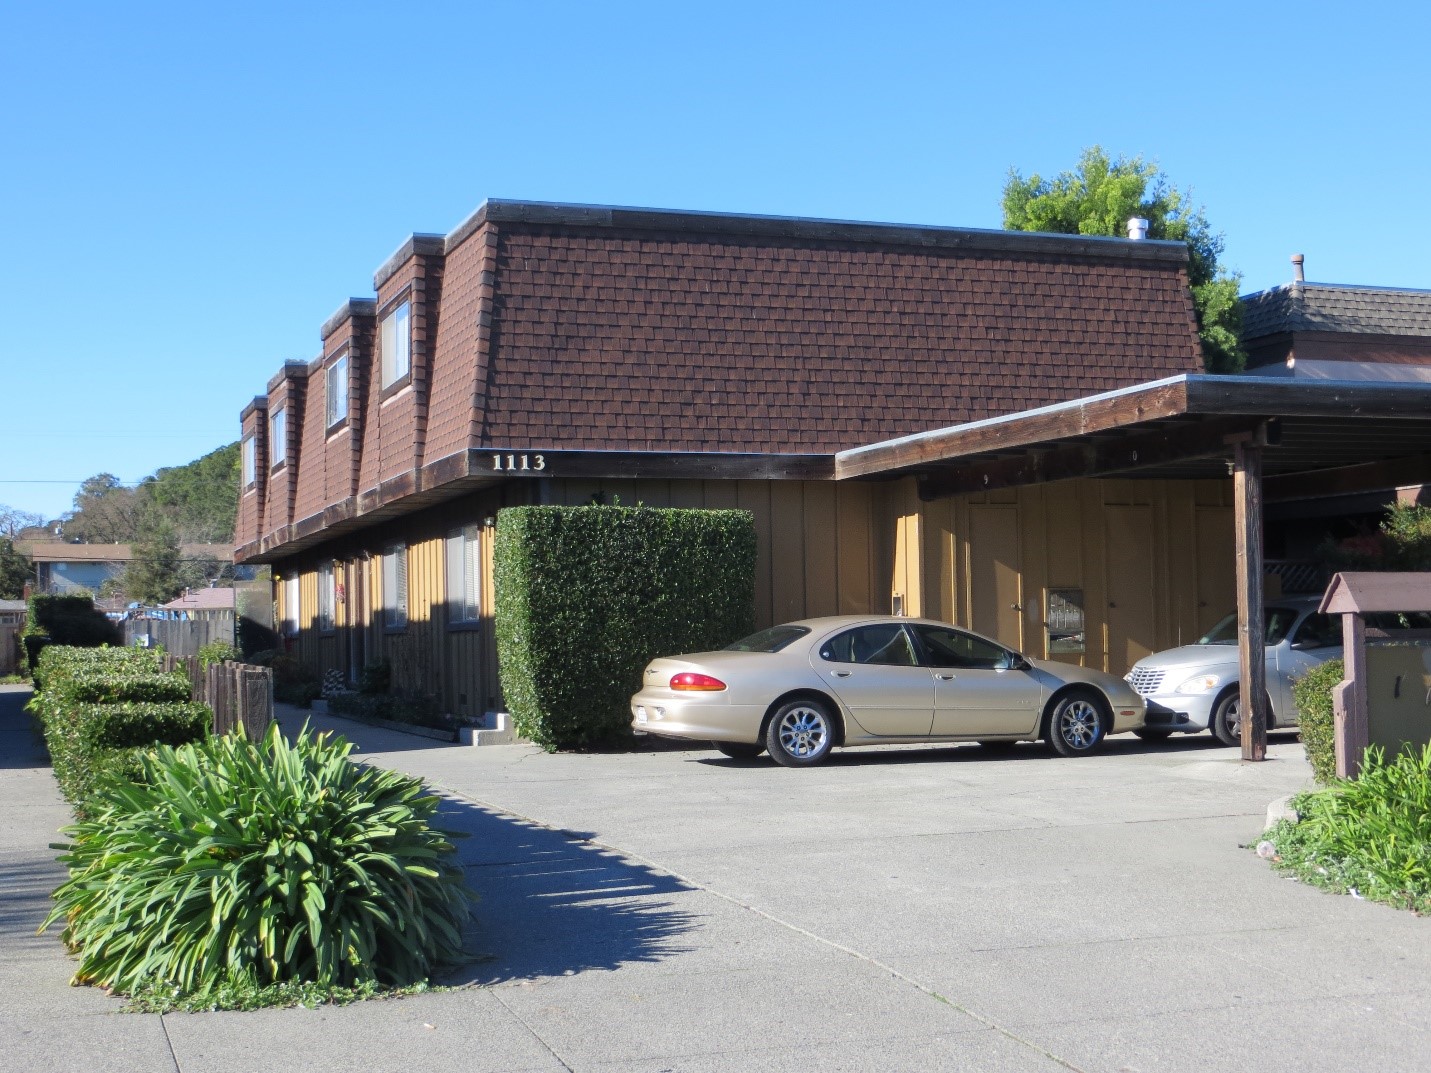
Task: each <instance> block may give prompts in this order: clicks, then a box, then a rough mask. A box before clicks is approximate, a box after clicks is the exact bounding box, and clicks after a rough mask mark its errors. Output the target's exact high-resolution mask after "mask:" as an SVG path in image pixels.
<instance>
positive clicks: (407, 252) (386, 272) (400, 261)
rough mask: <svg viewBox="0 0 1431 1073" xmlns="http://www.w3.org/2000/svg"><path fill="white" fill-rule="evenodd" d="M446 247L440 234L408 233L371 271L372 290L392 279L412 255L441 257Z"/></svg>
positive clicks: (444, 240)
mask: <svg viewBox="0 0 1431 1073" xmlns="http://www.w3.org/2000/svg"><path fill="white" fill-rule="evenodd" d="M446 249H447V240H446V238H445V237H444V236H442V235H422V234H414V235H409V236H408V237H407V239H406V241H404V242H403V244H402V245H401V246H399V247H398V248H397V249H396V250H395V251H393V255H392V256H391V257H389V258H388V259H387V260H386V261H384V262H383V263H382V264H381V265H380V266H379V267H378V270H377V271H376V272H374V273H373V290H375V291H378V290H382V286H383V284H384V283H386V282H387V281H388V280H390V279H392V278H393V275H394V274H395V273H396V272H397V270H398V269H399V268H401V267H402V266H403V265H405V264H407V263H408V262H409V261H411V260H412V259H413V258H414V257H441V256H443V254H444V253H445V252H446Z"/></svg>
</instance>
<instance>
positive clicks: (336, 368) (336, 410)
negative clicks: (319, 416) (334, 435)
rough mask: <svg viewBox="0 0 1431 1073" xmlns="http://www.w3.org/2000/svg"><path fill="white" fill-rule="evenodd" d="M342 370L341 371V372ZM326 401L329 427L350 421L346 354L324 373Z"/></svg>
mask: <svg viewBox="0 0 1431 1073" xmlns="http://www.w3.org/2000/svg"><path fill="white" fill-rule="evenodd" d="M340 370H341V371H340ZM323 384H324V391H323V395H324V401H325V405H326V409H327V416H328V423H327V427H328V428H332V427H333V426H334V425H336V424H338V423H339V422H342V421H346V420H348V355H347V354H344V355H343V356H342V357H340V358H339V359H338V360H337V361H335V362H334V363H333V364H332V365H330V366H328V369H327V371H326V372H325V373H324V381H323Z"/></svg>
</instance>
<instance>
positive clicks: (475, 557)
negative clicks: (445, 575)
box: [462, 525, 482, 622]
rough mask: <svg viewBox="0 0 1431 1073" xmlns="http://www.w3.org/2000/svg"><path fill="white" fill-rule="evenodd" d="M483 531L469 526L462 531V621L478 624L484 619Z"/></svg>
mask: <svg viewBox="0 0 1431 1073" xmlns="http://www.w3.org/2000/svg"><path fill="white" fill-rule="evenodd" d="M480 534H481V530H480V529H478V528H477V526H475V525H469V526H468V527H467V528H466V529H464V530H463V531H462V620H463V621H464V622H476V621H478V620H479V619H480V618H481V617H482V544H481V541H480V539H479V537H480Z"/></svg>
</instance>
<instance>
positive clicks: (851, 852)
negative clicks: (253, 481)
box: [0, 713, 1431, 1073]
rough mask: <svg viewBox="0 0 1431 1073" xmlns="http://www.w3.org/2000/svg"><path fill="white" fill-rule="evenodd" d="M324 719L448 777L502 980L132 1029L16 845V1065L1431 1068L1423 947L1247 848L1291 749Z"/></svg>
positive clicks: (1406, 931)
mask: <svg viewBox="0 0 1431 1073" xmlns="http://www.w3.org/2000/svg"><path fill="white" fill-rule="evenodd" d="M296 718H298V717H297V716H296V715H294V714H293V713H289V716H288V717H287V719H286V721H288V722H290V725H291V724H292V722H293V720H294V719H296ZM315 721H316V720H315ZM322 722H325V723H328V724H330V725H334V726H339V727H341V729H343V730H344V731H345V732H346V733H348V734H349V735H350V737H351V738H353V739H354V740H355V741H356V742H358V743H359V745H360V746H361V748H362V754H361V755H362V756H363V757H364V758H365V759H367V760H369V761H370V762H374V763H380V764H384V765H387V766H391V767H395V768H399V769H402V770H407V771H411V772H413V773H415V774H419V775H421V776H422V777H424V778H426V779H428V780H429V781H430V782H432V783H433V784H434V785H435V786H436V787H437V788H439V789H440V790H441V791H442V792H444V794H445V795H446V796H447V798H448V804H447V811H446V816H447V821H448V822H449V823H450V824H452V825H453V826H455V827H458V828H461V829H464V830H466V831H468V832H469V833H470V835H471V837H470V838H467V839H464V840H463V842H462V844H461V847H460V851H461V853H462V856H463V859H464V861H465V862H466V863H467V865H468V869H469V871H468V874H469V879H470V882H471V883H472V884H473V885H474V886H475V887H477V888H478V889H479V890H480V891H481V892H482V895H483V901H482V903H481V904H480V906H479V907H478V913H477V917H476V919H475V921H474V924H473V927H472V929H471V932H470V937H469V942H470V945H471V947H472V949H473V951H474V953H476V954H478V955H479V957H478V959H477V960H475V961H474V962H473V963H472V964H470V965H468V966H467V967H465V968H464V970H463V971H462V972H461V973H460V974H458V976H457V977H455V978H454V980H453V982H454V983H458V984H467V985H471V986H467V987H463V988H462V989H461V990H457V991H453V992H447V993H441V994H431V995H424V996H419V997H416V998H412V999H405V1000H401V1001H393V1002H381V1003H364V1004H360V1005H358V1006H353V1007H346V1008H341V1009H320V1010H281V1011H261V1012H257V1013H222V1014H188V1015H169V1016H166V1017H164V1018H158V1017H149V1016H138V1015H120V1016H115V1015H113V1011H114V1009H115V1008H116V1007H117V1003H115V1002H114V1000H110V999H107V998H105V997H103V996H102V995H98V994H97V993H95V992H93V991H92V990H89V989H79V990H72V989H67V988H61V987H59V986H58V983H57V982H58V981H62V980H63V978H64V972H65V969H66V965H65V959H64V957H63V955H62V954H61V953H60V951H59V949H58V944H57V943H54V942H53V939H47V940H40V941H32V940H21V939H19V938H18V935H19V934H20V932H19V930H18V929H17V928H16V925H18V924H21V923H23V921H24V920H26V919H28V918H29V917H32V916H34V914H35V913H41V914H42V911H43V909H42V907H43V897H42V891H43V889H44V883H45V882H47V881H48V878H49V876H50V872H53V871H54V868H53V866H50V867H49V869H48V870H47V868H46V866H45V864H44V863H43V852H42V847H38V846H35V847H29V848H28V849H27V850H26V851H25V852H23V853H17V852H16V850H15V847H14V846H13V841H14V836H7V846H6V850H7V853H8V854H9V856H8V857H7V860H11V861H15V860H16V859H17V857H18V858H23V859H24V860H25V861H26V862H28V863H27V864H26V866H25V868H24V870H23V871H22V872H21V873H20V874H21V875H23V876H26V877H29V883H30V886H29V887H28V888H27V890H29V891H30V893H29V895H28V896H27V897H25V898H23V899H20V900H18V901H17V902H16V903H15V904H14V905H13V906H12V909H13V910H14V911H12V912H9V913H7V914H6V915H5V918H4V928H3V940H4V947H5V949H4V950H3V951H0V952H3V953H5V954H6V955H7V957H6V958H5V959H0V961H3V963H5V964H7V965H13V967H12V968H10V969H7V970H6V972H5V974H4V977H3V980H4V983H5V985H6V991H7V992H9V993H10V998H8V999H7V1011H6V1012H5V1013H3V1014H0V1020H3V1021H8V1022H10V1023H9V1024H6V1025H4V1027H5V1036H6V1038H7V1039H11V1040H14V1041H16V1042H15V1043H13V1044H12V1050H11V1057H12V1058H13V1059H17V1060H21V1064H20V1065H17V1066H15V1068H25V1069H46V1068H51V1069H57V1070H58V1069H73V1068H79V1066H78V1065H76V1064H75V1063H76V1061H80V1062H84V1061H86V1060H89V1059H91V1058H92V1059H93V1061H91V1062H90V1063H89V1065H88V1068H93V1069H97V1070H99V1069H131V1068H132V1069H178V1070H182V1071H183V1073H199V1071H221V1070H234V1071H240V1070H242V1071H256V1070H266V1069H274V1070H280V1069H281V1070H299V1069H303V1070H320V1069H321V1070H329V1069H332V1070H338V1069H344V1070H346V1069H355V1068H362V1069H365V1070H388V1069H391V1070H404V1071H410V1070H413V1069H420V1068H428V1069H433V1070H447V1069H452V1070H459V1069H460V1070H490V1071H493V1073H496V1071H509V1070H556V1071H560V1070H576V1071H587V1070H590V1071H608V1070H609V1071H618V1070H620V1071H641V1073H657V1071H668V1073H676V1071H681V1073H688V1071H689V1073H698V1071H716V1070H791V1071H796V1070H901V1071H904V1070H1019V1071H1022V1070H1060V1069H1065V1070H1066V1069H1077V1070H1090V1071H1091V1070H1106V1071H1110V1073H1113V1071H1143V1070H1189V1071H1192V1070H1197V1071H1199V1073H1203V1071H1208V1070H1224V1069H1225V1070H1239V1071H1242V1070H1268V1071H1273V1070H1276V1071H1282V1070H1288V1069H1296V1070H1306V1071H1311V1070H1327V1071H1338V1073H1341V1071H1345V1070H1349V1069H1355V1068H1361V1067H1364V1066H1366V1067H1375V1068H1376V1069H1377V1070H1378V1071H1379V1073H1389V1071H1394V1070H1407V1071H1411V1070H1417V1071H1421V1070H1425V1069H1426V1068H1428V1066H1431V1035H1429V1034H1428V1033H1431V931H1428V927H1431V924H1428V923H1427V922H1425V921H1422V920H1419V919H1417V918H1415V917H1411V916H1409V915H1407V914H1403V913H1398V912H1395V911H1393V910H1390V909H1387V908H1384V907H1381V906H1377V905H1370V904H1368V903H1365V902H1359V901H1355V900H1353V899H1351V898H1337V897H1332V896H1328V895H1325V894H1322V893H1320V892H1318V891H1315V890H1311V889H1309V888H1306V887H1303V886H1301V885H1300V884H1297V883H1295V882H1291V881H1288V880H1284V879H1281V878H1279V877H1278V876H1277V875H1276V874H1275V873H1273V872H1272V871H1271V870H1270V868H1269V867H1268V866H1267V865H1266V863H1265V862H1263V861H1260V860H1258V859H1257V858H1256V857H1255V856H1254V855H1253V854H1252V853H1251V852H1250V851H1248V850H1246V849H1242V848H1239V845H1240V844H1242V843H1246V842H1248V841H1251V840H1254V839H1255V838H1256V836H1257V834H1258V832H1259V831H1260V829H1261V826H1262V817H1263V814H1264V811H1265V809H1266V806H1267V803H1268V802H1269V801H1270V800H1271V799H1273V798H1275V797H1277V796H1279V795H1281V794H1283V793H1287V792H1290V791H1292V790H1294V789H1297V788H1299V787H1301V786H1303V785H1305V784H1306V782H1307V780H1308V777H1309V776H1308V770H1307V767H1306V764H1305V762H1304V761H1303V759H1302V757H1301V746H1300V745H1298V744H1297V743H1295V742H1294V741H1293V742H1279V743H1275V744H1274V745H1273V746H1272V748H1271V750H1270V755H1271V757H1272V759H1271V760H1270V761H1269V762H1268V763H1265V764H1261V765H1243V764H1242V763H1241V762H1240V760H1238V759H1237V757H1236V754H1235V752H1234V751H1233V750H1231V749H1224V748H1221V747H1216V746H1214V745H1213V744H1212V743H1211V742H1210V741H1203V740H1198V739H1186V740H1183V741H1176V740H1175V741H1173V742H1171V743H1168V744H1167V745H1164V746H1161V747H1156V748H1155V747H1149V746H1145V745H1143V744H1142V743H1141V742H1139V741H1137V740H1136V739H1127V740H1124V739H1114V740H1113V741H1112V742H1110V743H1109V746H1110V747H1109V748H1108V750H1107V751H1106V752H1105V753H1104V754H1102V755H1099V756H1095V757H1089V758H1083V759H1079V760H1061V759H1054V758H1052V757H1050V756H1048V755H1046V754H1045V753H1044V751H1043V750H1042V749H1040V748H1037V747H1033V746H1027V747H1020V748H1018V749H1016V750H1014V752H1013V753H1012V754H1010V755H1007V756H990V755H987V754H985V753H984V752H983V751H982V750H980V749H978V748H977V747H973V746H969V747H952V748H951V747H943V748H924V747H918V748H893V749H879V750H866V751H851V752H848V753H842V754H837V755H836V756H835V758H834V760H833V762H832V763H830V764H829V765H828V766H826V767H824V768H819V769H815V770H810V771H790V770H787V769H784V768H779V767H777V766H776V765H774V764H773V763H770V762H768V761H764V760H762V761H753V762H735V761H730V760H726V759H724V758H721V757H719V755H718V754H716V753H715V752H713V751H711V752H706V751H686V750H677V749H651V750H647V751H643V752H638V753H634V754H624V755H580V756H572V755H563V756H548V755H545V754H543V753H541V752H540V751H538V750H536V749H533V748H531V747H528V746H500V747H491V748H481V749H473V748H463V747H460V746H449V745H442V744H437V743H434V742H431V741H428V740H425V739H420V738H414V737H410V736H406V735H401V734H395V733H392V732H390V731H384V730H379V729H374V728H370V727H363V726H358V725H355V724H351V723H345V722H343V721H341V720H330V719H324V720H322ZM12 763H13V762H12ZM22 763H23V762H22ZM30 774H32V771H30V770H20V769H19V767H18V766H17V767H12V768H10V769H9V770H6V771H4V772H3V778H4V779H5V780H6V782H5V784H4V785H5V787H6V790H7V792H6V793H5V794H4V795H3V796H4V797H5V798H6V799H8V801H9V802H10V803H11V804H16V805H19V806H20V807H21V808H22V810H27V811H24V814H25V815H26V816H27V817H29V822H27V824H26V825H25V827H26V830H27V832H28V833H27V834H24V835H23V836H21V837H23V838H26V839H28V840H29V841H31V842H33V841H35V840H36V839H37V837H44V836H42V835H38V836H37V832H38V827H39V826H41V825H40V824H37V823H36V822H34V821H36V820H38V818H39V816H38V812H37V809H38V808H39V804H38V803H37V802H36V797H37V795H39V794H41V793H42V791H43V792H49V793H51V794H52V791H49V790H47V789H45V788H42V787H41V784H40V783H38V782H34V783H29V782H28V781H23V780H22V781H16V777H17V776H21V775H26V776H27V775H30ZM33 774H34V775H36V776H39V775H44V777H46V778H47V777H48V776H47V774H46V773H44V772H42V771H40V770H34V771H33ZM10 791H13V792H10ZM16 794H22V795H23V798H24V800H23V801H17V798H16ZM45 807H46V808H50V809H54V810H55V812H56V814H57V815H61V818H62V810H58V809H55V806H54V805H53V803H51V804H48V805H46V806H45ZM37 892H41V893H39V894H37ZM7 893H8V892H7ZM29 928H31V929H32V928H33V923H30V924H29ZM17 944H18V945H17ZM14 952H21V953H23V956H24V958H25V960H24V962H23V964H21V963H16V962H11V960H10V958H9V955H10V954H12V953H14ZM49 1011H53V1015H52V1021H53V1023H52V1024H51V1023H47V1022H46V1021H45V1018H46V1017H47V1016H51V1015H50V1013H49Z"/></svg>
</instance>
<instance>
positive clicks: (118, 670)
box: [29, 646, 213, 812]
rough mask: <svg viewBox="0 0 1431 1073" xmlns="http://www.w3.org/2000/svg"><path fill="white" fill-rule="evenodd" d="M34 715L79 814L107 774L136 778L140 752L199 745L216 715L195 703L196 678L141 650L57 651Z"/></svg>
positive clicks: (43, 671)
mask: <svg viewBox="0 0 1431 1073" xmlns="http://www.w3.org/2000/svg"><path fill="white" fill-rule="evenodd" d="M36 681H37V685H38V686H39V690H38V692H37V693H36V694H35V696H34V698H33V699H32V700H31V701H30V705H29V710H30V711H31V712H32V713H33V714H34V715H35V716H36V717H37V718H38V719H39V721H40V724H41V726H42V728H43V730H44V734H45V744H46V746H47V747H48V748H49V752H50V761H51V764H52V768H53V771H54V774H55V779H56V781H57V782H58V783H59V784H60V792H61V793H63V794H64V795H65V798H66V799H67V800H69V802H70V803H71V804H72V805H74V806H75V808H76V809H77V810H79V811H81V812H82V811H83V810H84V805H85V802H86V800H87V799H88V798H89V797H90V795H91V794H92V793H93V792H94V790H95V788H96V786H97V785H98V783H99V781H100V780H101V779H102V778H103V777H104V776H106V775H108V774H117V775H122V776H124V777H126V778H130V779H133V778H137V777H138V776H139V774H140V771H141V765H140V762H139V754H140V753H142V752H143V751H145V750H146V749H149V748H152V747H153V746H155V745H161V744H163V745H181V744H183V743H185V742H190V741H198V740H200V739H202V738H203V737H204V736H205V735H206V734H207V733H208V731H209V726H210V724H211V722H212V720H213V714H212V713H211V712H210V710H209V709H208V707H206V706H205V705H203V704H195V703H193V702H191V701H190V699H189V695H190V690H189V680H188V678H187V677H186V676H185V675H184V674H182V673H179V672H174V673H167V674H166V673H164V672H163V671H162V670H161V669H160V657H159V654H158V653H156V652H152V651H145V650H143V649H137V648H94V649H80V648H69V647H64V646H50V647H48V648H46V649H45V651H44V652H43V654H42V655H41V656H40V662H39V665H38V666H37V668H36Z"/></svg>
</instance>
